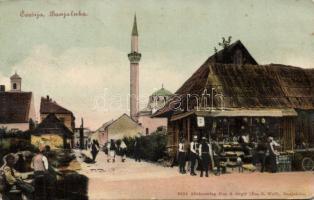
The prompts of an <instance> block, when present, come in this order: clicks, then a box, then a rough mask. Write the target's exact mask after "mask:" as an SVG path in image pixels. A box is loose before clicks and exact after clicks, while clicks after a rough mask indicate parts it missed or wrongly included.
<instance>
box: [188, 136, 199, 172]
mask: <svg viewBox="0 0 314 200" xmlns="http://www.w3.org/2000/svg"><path fill="white" fill-rule="evenodd" d="M197 148H198V143H197V136H196V135H195V136H194V137H193V141H192V142H191V144H190V159H191V176H196V173H195V171H194V168H195V163H196V159H197V151H198V149H197Z"/></svg>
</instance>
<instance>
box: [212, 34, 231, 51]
mask: <svg viewBox="0 0 314 200" xmlns="http://www.w3.org/2000/svg"><path fill="white" fill-rule="evenodd" d="M221 39H222V42H218V46H220V47H222V49H225V48H227V47H228V46H230V44H231V39H232V36H229V37H228V39H226V38H225V37H222V38H221ZM214 52H215V54H216V53H217V52H218V49H217V48H216V47H214Z"/></svg>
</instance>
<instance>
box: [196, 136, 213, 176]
mask: <svg viewBox="0 0 314 200" xmlns="http://www.w3.org/2000/svg"><path fill="white" fill-rule="evenodd" d="M211 155H212V147H211V145H210V144H209V143H208V142H207V139H206V137H203V138H202V142H201V144H200V145H199V156H200V159H201V165H202V166H201V175H200V177H203V171H205V176H206V177H208V170H209V160H210V157H211Z"/></svg>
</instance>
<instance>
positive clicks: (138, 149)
mask: <svg viewBox="0 0 314 200" xmlns="http://www.w3.org/2000/svg"><path fill="white" fill-rule="evenodd" d="M134 158H135V161H136V162H137V161H138V162H141V144H140V139H139V138H138V137H136V138H135V142H134Z"/></svg>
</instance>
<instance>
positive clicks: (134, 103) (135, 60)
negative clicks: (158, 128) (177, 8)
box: [128, 15, 141, 121]
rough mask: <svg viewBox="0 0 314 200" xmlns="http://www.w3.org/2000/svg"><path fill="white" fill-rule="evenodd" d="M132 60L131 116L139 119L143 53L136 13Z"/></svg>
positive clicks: (132, 37) (130, 57) (132, 38)
mask: <svg viewBox="0 0 314 200" xmlns="http://www.w3.org/2000/svg"><path fill="white" fill-rule="evenodd" d="M128 57H129V60H130V116H131V118H132V119H133V120H135V121H137V113H138V111H139V62H140V60H141V54H140V53H139V52H138V32H137V24H136V15H134V22H133V29H132V35H131V53H129V54H128Z"/></svg>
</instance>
